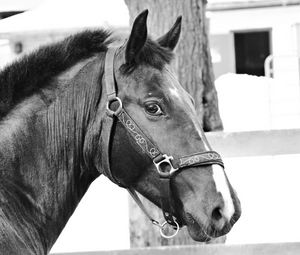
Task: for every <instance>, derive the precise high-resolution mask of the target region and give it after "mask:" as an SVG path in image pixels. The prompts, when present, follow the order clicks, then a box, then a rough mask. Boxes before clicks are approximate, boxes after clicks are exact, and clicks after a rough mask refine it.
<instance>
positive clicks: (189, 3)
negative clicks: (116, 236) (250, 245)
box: [125, 0, 226, 247]
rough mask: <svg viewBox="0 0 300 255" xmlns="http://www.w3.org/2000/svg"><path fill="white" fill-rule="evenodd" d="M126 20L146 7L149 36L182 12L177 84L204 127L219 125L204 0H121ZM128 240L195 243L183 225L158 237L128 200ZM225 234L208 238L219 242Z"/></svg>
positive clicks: (156, 34) (147, 243)
mask: <svg viewBox="0 0 300 255" xmlns="http://www.w3.org/2000/svg"><path fill="white" fill-rule="evenodd" d="M125 3H126V4H127V6H128V9H129V13H130V19H131V20H130V23H131V24H132V22H133V20H134V18H135V17H136V16H137V15H138V14H139V13H140V12H142V11H143V10H145V9H148V10H149V17H148V21H147V22H148V31H149V34H150V35H152V36H153V39H155V38H158V37H160V36H162V35H163V34H165V33H166V32H167V31H168V30H169V29H170V28H171V27H172V25H173V24H174V22H175V20H176V18H177V17H178V16H180V15H182V18H183V19H182V32H181V40H180V41H179V44H178V46H177V48H176V56H177V58H176V60H175V62H174V66H173V67H174V69H175V71H177V75H178V78H179V81H180V83H181V85H182V86H183V87H184V88H185V89H186V90H187V91H188V92H189V93H190V94H191V95H192V96H193V97H194V99H195V103H196V110H197V114H198V116H199V119H200V120H201V121H202V125H203V129H204V131H213V130H221V129H223V125H222V121H221V118H220V115H219V109H218V99H217V92H216V90H215V86H214V75H213V70H212V63H211V56H210V50H209V42H208V35H207V27H206V19H205V7H206V1H205V0H184V1H183V0H142V1H141V0H125ZM142 201H143V203H144V204H145V205H146V207H147V208H149V209H150V208H151V209H150V212H151V214H152V215H153V217H154V218H155V219H159V218H162V215H161V212H160V210H159V209H158V208H157V207H156V206H154V205H153V204H151V203H150V202H149V201H147V200H146V199H143V198H142ZM130 239H131V240H130V241H131V246H132V247H145V246H160V245H178V244H199V243H197V242H195V241H193V240H192V239H191V238H190V237H189V235H188V233H187V231H186V228H184V229H183V230H182V231H180V232H179V234H178V235H177V236H176V237H175V238H174V239H164V238H162V237H160V234H159V230H158V229H157V228H156V227H154V226H152V225H151V223H150V222H149V220H148V219H147V218H146V217H145V216H144V215H143V213H142V212H141V211H140V209H139V208H138V206H137V205H136V204H135V202H133V201H132V200H130ZM225 239H226V237H221V238H219V239H216V240H214V241H212V242H213V243H216V242H217V243H219V242H221V243H223V242H225Z"/></svg>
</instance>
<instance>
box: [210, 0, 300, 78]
mask: <svg viewBox="0 0 300 255" xmlns="http://www.w3.org/2000/svg"><path fill="white" fill-rule="evenodd" d="M207 11H208V17H209V20H210V34H211V36H210V43H211V48H212V55H213V62H214V69H215V75H216V78H217V77H219V76H220V75H222V74H225V73H227V72H231V73H238V74H239V73H247V74H251V75H257V76H263V75H265V71H264V61H265V59H266V58H267V57H268V56H269V55H272V56H273V57H274V66H273V68H274V69H275V70H274V72H276V74H277V75H280V76H290V75H293V78H294V77H295V76H297V77H298V78H299V64H298V57H299V52H300V51H299V50H300V48H299V47H300V40H299V38H300V29H299V23H300V15H299V13H300V1H299V0H251V1H245V0H235V1H228V0H209V1H208V6H207ZM275 62H276V63H275ZM276 69H277V70H276Z"/></svg>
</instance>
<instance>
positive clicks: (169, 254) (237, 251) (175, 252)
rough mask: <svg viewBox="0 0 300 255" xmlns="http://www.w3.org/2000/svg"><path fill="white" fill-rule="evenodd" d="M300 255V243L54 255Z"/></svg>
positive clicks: (144, 249) (176, 247)
mask: <svg viewBox="0 0 300 255" xmlns="http://www.w3.org/2000/svg"><path fill="white" fill-rule="evenodd" d="M71 254H72V255H241V254H243V255H282V254H284V255H299V254H300V243H272V244H243V245H223V244H221V245H219V244H212V245H199V246H198V245H197V246H172V247H170V246H164V247H157V248H141V249H130V250H120V251H100V252H79V253H60V254H58V253H57V254H53V255H71Z"/></svg>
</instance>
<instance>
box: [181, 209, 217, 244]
mask: <svg viewBox="0 0 300 255" xmlns="http://www.w3.org/2000/svg"><path fill="white" fill-rule="evenodd" d="M184 218H185V223H186V226H187V230H188V232H189V235H190V236H191V238H193V240H195V241H197V242H208V241H210V240H211V239H213V238H212V237H211V236H209V235H208V234H207V232H206V230H205V227H204V226H203V225H202V224H200V223H198V222H197V221H196V220H195V219H194V217H193V216H192V215H191V214H189V213H186V217H184Z"/></svg>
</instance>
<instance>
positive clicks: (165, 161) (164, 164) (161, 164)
mask: <svg viewBox="0 0 300 255" xmlns="http://www.w3.org/2000/svg"><path fill="white" fill-rule="evenodd" d="M157 158H158V160H159V161H158V162H156V160H157ZM157 158H155V159H153V164H154V165H155V167H156V170H157V172H158V174H159V176H160V177H161V178H170V176H171V175H172V174H173V173H174V172H176V171H177V170H178V168H174V167H173V165H172V162H171V160H174V158H173V157H172V156H168V155H167V154H163V155H159V156H158V157H157ZM163 168H164V169H167V170H168V171H165V170H164V169H163Z"/></svg>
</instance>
